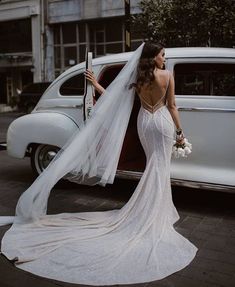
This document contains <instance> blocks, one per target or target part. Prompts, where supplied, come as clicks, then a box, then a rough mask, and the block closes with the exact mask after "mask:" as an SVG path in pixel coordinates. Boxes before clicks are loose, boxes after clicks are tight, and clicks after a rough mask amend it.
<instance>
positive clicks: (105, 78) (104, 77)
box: [96, 64, 124, 98]
mask: <svg viewBox="0 0 235 287" xmlns="http://www.w3.org/2000/svg"><path fill="white" fill-rule="evenodd" d="M123 67H124V64H115V65H110V66H107V67H105V68H104V69H103V70H102V71H101V73H100V76H99V78H98V82H99V84H100V85H101V86H102V87H103V88H104V89H106V88H107V87H108V86H109V85H110V84H111V83H112V81H113V80H114V79H115V78H116V77H117V75H118V74H119V73H120V71H121V69H122V68H123ZM99 96H100V95H99V93H98V92H97V91H96V98H98V97H99Z"/></svg>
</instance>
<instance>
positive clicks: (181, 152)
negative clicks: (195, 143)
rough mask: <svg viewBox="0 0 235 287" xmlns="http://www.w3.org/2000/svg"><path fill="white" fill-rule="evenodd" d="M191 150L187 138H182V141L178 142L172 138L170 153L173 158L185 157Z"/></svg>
mask: <svg viewBox="0 0 235 287" xmlns="http://www.w3.org/2000/svg"><path fill="white" fill-rule="evenodd" d="M191 152H192V144H191V143H189V141H188V139H186V138H184V143H183V144H180V143H177V142H176V141H175V140H174V144H173V147H172V155H173V156H174V157H175V158H179V157H187V156H188V155H189V154H190V153H191Z"/></svg>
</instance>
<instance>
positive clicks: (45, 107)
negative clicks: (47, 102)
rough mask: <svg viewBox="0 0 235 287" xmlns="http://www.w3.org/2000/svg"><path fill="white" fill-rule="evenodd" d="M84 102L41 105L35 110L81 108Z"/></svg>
mask: <svg viewBox="0 0 235 287" xmlns="http://www.w3.org/2000/svg"><path fill="white" fill-rule="evenodd" d="M82 106H83V104H80V105H57V106H40V107H37V108H36V109H35V110H36V111H38V110H42V109H61V108H63V109H77V108H80V107H82Z"/></svg>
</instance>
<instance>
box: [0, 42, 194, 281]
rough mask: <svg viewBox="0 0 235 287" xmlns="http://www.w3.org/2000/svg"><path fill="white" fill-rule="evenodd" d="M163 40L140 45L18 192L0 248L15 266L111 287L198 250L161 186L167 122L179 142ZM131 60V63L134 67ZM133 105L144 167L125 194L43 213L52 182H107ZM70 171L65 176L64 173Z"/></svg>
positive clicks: (169, 140) (161, 270)
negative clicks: (109, 201) (93, 205)
mask: <svg viewBox="0 0 235 287" xmlns="http://www.w3.org/2000/svg"><path fill="white" fill-rule="evenodd" d="M163 63H164V48H163V47H162V46H158V45H153V44H142V45H141V46H140V47H139V48H138V49H137V50H136V52H135V53H134V54H133V56H132V57H131V59H130V60H129V61H128V63H127V65H126V66H125V67H124V68H123V70H122V71H121V73H120V74H119V75H118V77H117V78H116V79H115V80H114V82H113V83H112V84H111V85H110V86H109V87H108V88H107V89H106V90H105V91H103V90H102V87H99V86H97V83H96V80H95V79H94V77H93V76H92V74H91V73H89V72H88V73H87V77H88V78H90V80H91V81H92V82H93V84H94V86H95V87H96V88H97V87H98V89H99V88H100V89H101V91H103V92H104V93H103V96H102V97H100V99H99V100H98V101H97V103H96V105H95V107H94V111H93V114H92V117H91V119H90V120H89V121H88V122H87V123H86V125H85V127H84V128H83V129H82V130H81V131H79V132H78V133H77V134H76V135H74V137H73V138H72V139H71V140H70V141H69V143H68V144H67V145H66V146H65V147H64V149H63V152H61V153H60V155H59V156H58V157H57V158H56V159H55V160H54V161H53V162H52V163H51V164H50V166H49V167H48V168H47V169H46V171H45V172H43V174H42V175H41V176H40V177H39V178H38V180H37V181H35V182H34V183H33V184H32V186H31V187H30V188H29V189H28V190H27V191H26V192H25V193H24V194H23V195H22V196H21V198H20V200H19V202H18V204H17V209H16V215H17V216H16V219H15V221H14V224H13V226H12V228H11V229H10V230H9V231H8V232H7V233H6V234H5V236H4V238H3V241H2V252H3V253H4V254H5V255H6V256H7V257H8V258H9V259H12V260H13V259H15V260H16V263H18V264H17V266H18V267H19V268H22V269H24V270H27V271H30V272H32V273H35V274H38V275H40V276H44V277H48V278H53V279H57V280H61V281H67V282H71V283H80V284H90V285H113V284H130V283H141V282H149V281H153V280H158V279H161V278H164V277H166V276H168V275H170V274H172V273H174V272H176V271H178V270H180V269H182V268H184V267H185V266H186V265H188V264H189V263H190V262H191V260H192V259H193V258H194V256H195V254H196V251H197V248H196V247H195V246H194V245H193V244H192V243H190V242H189V241H188V240H187V239H186V238H184V237H183V236H181V235H180V234H179V233H177V232H176V231H175V229H174V227H173V224H174V223H175V222H176V221H177V220H178V219H179V217H178V213H177V211H176V209H175V207H174V205H173V202H172V198H171V186H170V158H171V150H172V145H173V135H174V123H175V125H176V127H177V129H178V131H179V134H180V136H179V138H178V140H179V141H180V142H181V143H183V135H182V130H181V126H180V121H179V115H178V112H177V109H176V107H175V101H174V82H173V77H172V75H171V74H170V73H169V72H168V71H164V70H161V69H162V65H163ZM137 66H138V68H137ZM133 86H134V87H135V90H136V91H137V93H138V95H139V97H140V100H141V109H140V112H139V116H138V122H137V125H138V132H139V136H140V140H141V143H142V145H143V147H144V151H145V153H146V157H147V163H146V169H145V171H144V173H143V176H142V178H141V180H140V182H139V184H138V186H137V187H136V190H135V191H134V193H133V195H132V196H131V198H130V200H129V201H128V202H127V203H126V204H125V205H124V206H123V207H122V208H121V209H118V210H110V211H105V212H83V213H73V214H71V213H65V214H57V215H46V205H47V198H48V196H49V193H50V189H51V188H52V187H53V185H54V184H55V182H56V181H57V180H58V179H59V178H61V177H62V176H64V175H65V174H67V177H68V178H70V179H71V180H76V181H81V179H82V180H83V181H84V180H87V179H89V180H92V182H93V183H96V182H99V183H100V184H105V183H107V182H112V181H113V178H114V176H115V172H116V168H117V163H118V159H119V156H120V150H121V146H122V142H123V138H124V135H125V131H126V128H127V124H128V120H129V117H130V113H131V108H132V106H133V101H134V92H135V90H134V89H133V88H130V87H133ZM68 173H69V174H68Z"/></svg>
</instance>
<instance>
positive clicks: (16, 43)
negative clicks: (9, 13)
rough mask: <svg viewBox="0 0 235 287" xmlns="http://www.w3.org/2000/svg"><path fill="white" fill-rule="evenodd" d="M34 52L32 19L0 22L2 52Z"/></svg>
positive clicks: (0, 46) (0, 51) (0, 48)
mask: <svg viewBox="0 0 235 287" xmlns="http://www.w3.org/2000/svg"><path fill="white" fill-rule="evenodd" d="M19 52H32V36H31V22H30V19H22V20H14V21H6V22H1V23H0V53H19Z"/></svg>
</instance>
